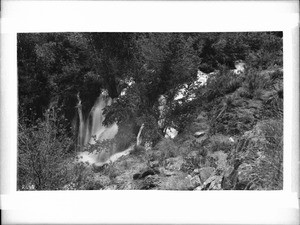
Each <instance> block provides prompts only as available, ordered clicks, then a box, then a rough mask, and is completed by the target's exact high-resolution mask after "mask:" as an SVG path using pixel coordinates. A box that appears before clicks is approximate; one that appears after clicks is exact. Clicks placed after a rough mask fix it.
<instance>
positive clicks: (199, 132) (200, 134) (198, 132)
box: [194, 131, 206, 138]
mask: <svg viewBox="0 0 300 225" xmlns="http://www.w3.org/2000/svg"><path fill="white" fill-rule="evenodd" d="M205 134H206V132H205V131H197V132H195V133H194V136H195V137H196V138H199V137H202V136H204V135H205Z"/></svg>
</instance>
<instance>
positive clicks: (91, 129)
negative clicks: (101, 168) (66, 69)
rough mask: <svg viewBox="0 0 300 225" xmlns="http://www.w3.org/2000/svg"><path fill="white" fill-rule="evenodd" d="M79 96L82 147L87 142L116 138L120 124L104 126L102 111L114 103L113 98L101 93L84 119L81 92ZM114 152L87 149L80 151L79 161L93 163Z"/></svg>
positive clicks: (80, 141) (80, 144)
mask: <svg viewBox="0 0 300 225" xmlns="http://www.w3.org/2000/svg"><path fill="white" fill-rule="evenodd" d="M77 98H78V105H77V108H78V114H79V133H78V145H79V146H80V148H81V149H82V147H84V146H86V145H87V144H95V143H96V141H102V140H105V139H112V138H114V137H115V135H116V134H117V133H118V125H117V124H116V123H114V124H112V125H110V126H104V125H103V124H102V122H103V121H104V119H105V117H104V115H103V113H102V111H103V109H104V108H105V107H106V106H108V105H111V103H112V99H111V98H110V97H109V96H108V94H107V93H106V92H102V93H101V94H100V96H99V97H98V99H97V100H96V102H95V104H94V106H93V108H92V109H91V111H90V113H89V116H88V118H87V119H86V120H84V118H83V115H82V105H81V100H80V97H79V94H78V95H77ZM113 153H114V151H113V149H112V150H111V152H105V153H103V152H101V153H97V152H93V153H89V152H87V151H85V152H80V153H79V155H78V156H79V161H82V162H89V163H90V164H93V163H97V162H100V161H105V160H106V159H107V158H108V157H109V156H111V155H112V154H113ZM104 154H105V156H104Z"/></svg>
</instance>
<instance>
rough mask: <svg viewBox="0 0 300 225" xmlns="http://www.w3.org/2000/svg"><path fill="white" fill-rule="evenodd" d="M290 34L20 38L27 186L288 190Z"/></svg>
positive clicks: (21, 145) (21, 170)
mask: <svg viewBox="0 0 300 225" xmlns="http://www.w3.org/2000/svg"><path fill="white" fill-rule="evenodd" d="M283 38H284V37H283V33H282V32H235V33H228V32H224V33H19V34H18V36H17V50H18V52H17V53H18V54H17V57H18V170H17V183H18V185H17V188H18V190H20V191H25V190H177V191H181V190H191V191H205V190H282V189H283V144H284V143H283V74H284V71H283Z"/></svg>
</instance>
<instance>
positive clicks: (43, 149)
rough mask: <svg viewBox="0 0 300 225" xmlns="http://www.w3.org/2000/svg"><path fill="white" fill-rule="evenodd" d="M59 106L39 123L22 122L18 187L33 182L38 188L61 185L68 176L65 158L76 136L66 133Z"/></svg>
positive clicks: (19, 188)
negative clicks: (70, 136) (59, 115)
mask: <svg viewBox="0 0 300 225" xmlns="http://www.w3.org/2000/svg"><path fill="white" fill-rule="evenodd" d="M60 121H61V118H59V117H58V116H57V114H56V110H55V108H52V109H51V110H47V112H46V113H45V120H38V121H37V123H36V124H35V125H33V124H31V125H25V123H23V121H22V120H20V121H19V124H18V130H19V133H18V179H17V181H18V185H17V186H18V190H24V189H26V187H28V185H29V184H31V185H33V186H34V189H37V190H54V189H60V188H61V187H62V185H63V184H64V183H65V182H66V180H65V175H66V174H65V172H66V170H65V169H64V167H65V160H66V158H67V157H68V156H69V154H67V153H66V152H67V149H68V147H69V146H70V145H71V144H72V140H71V139H70V138H69V137H67V136H66V134H65V133H66V131H65V129H64V127H62V126H61V123H60Z"/></svg>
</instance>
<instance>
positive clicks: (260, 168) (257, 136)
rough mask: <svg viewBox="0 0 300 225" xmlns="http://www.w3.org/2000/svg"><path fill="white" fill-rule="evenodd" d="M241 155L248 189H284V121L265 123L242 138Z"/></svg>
mask: <svg viewBox="0 0 300 225" xmlns="http://www.w3.org/2000/svg"><path fill="white" fill-rule="evenodd" d="M242 143H243V144H242V145H240V146H241V148H240V149H238V154H239V157H238V158H240V159H241V160H242V162H243V165H244V166H243V167H241V168H240V173H241V176H242V177H244V178H243V183H246V187H252V188H254V189H262V190H281V189H282V188H283V121H282V120H265V121H262V122H260V123H258V124H257V126H256V127H255V128H254V129H253V130H252V131H251V132H247V133H246V134H245V135H244V136H243V138H242Z"/></svg>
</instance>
